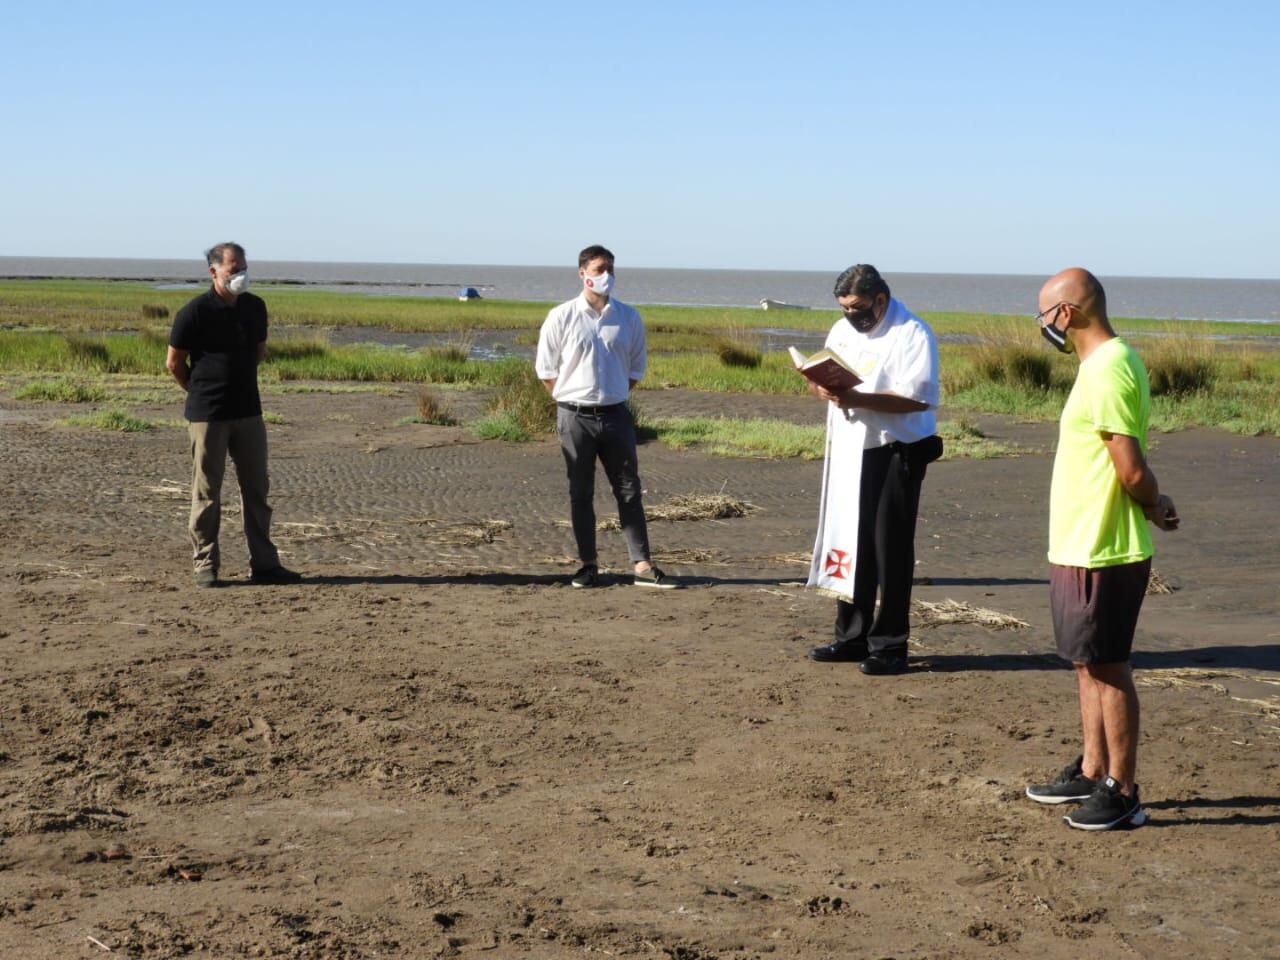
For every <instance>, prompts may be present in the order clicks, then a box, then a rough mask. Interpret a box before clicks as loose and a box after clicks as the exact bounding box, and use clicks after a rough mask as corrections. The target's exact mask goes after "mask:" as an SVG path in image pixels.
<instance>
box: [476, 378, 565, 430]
mask: <svg viewBox="0 0 1280 960" xmlns="http://www.w3.org/2000/svg"><path fill="white" fill-rule="evenodd" d="M555 429H556V402H555V401H554V400H553V399H551V394H550V393H548V392H547V388H546V387H545V386H543V384H542V381H541V380H539V379H538V377H537V375H536V374H534V372H533V368H532V367H531V366H529V364H527V363H522V364H521V366H520V372H519V373H518V375H517V376H515V377H513V378H512V379H511V380H509V381H508V382H507V383H504V384H502V385H501V386H499V388H498V390H497V392H496V393H494V395H493V399H492V400H490V402H489V413H488V416H486V417H484V418H483V419H482V420H479V421H477V422H476V424H475V425H474V426H473V427H472V432H474V433H475V435H476V436H478V437H481V438H483V439H485V440H512V441H516V442H522V441H525V440H532V439H533V438H534V437H536V436H540V435H542V434H547V433H551V432H553V431H554V430H555Z"/></svg>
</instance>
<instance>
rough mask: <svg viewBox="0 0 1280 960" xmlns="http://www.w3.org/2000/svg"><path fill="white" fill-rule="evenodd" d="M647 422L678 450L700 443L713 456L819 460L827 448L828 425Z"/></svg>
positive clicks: (722, 420) (697, 419)
mask: <svg viewBox="0 0 1280 960" xmlns="http://www.w3.org/2000/svg"><path fill="white" fill-rule="evenodd" d="M648 425H649V427H650V428H651V429H652V430H653V432H654V434H655V436H656V437H657V439H659V440H661V441H662V442H663V443H666V444H668V445H670V446H672V447H674V448H675V449H677V450H684V449H687V448H689V447H697V448H698V449H700V450H702V451H703V452H705V453H710V454H712V455H714V456H721V457H753V458H762V459H769V460H777V459H788V458H792V457H798V458H800V459H801V460H816V459H818V458H819V457H821V456H823V454H824V452H825V451H826V427H825V426H808V425H805V424H795V423H787V422H786V421H783V420H765V419H750V420H741V419H730V418H728V417H660V418H656V419H654V420H651V421H649V422H648Z"/></svg>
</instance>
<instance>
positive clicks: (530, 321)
mask: <svg viewBox="0 0 1280 960" xmlns="http://www.w3.org/2000/svg"><path fill="white" fill-rule="evenodd" d="M197 292H199V291H198V290H197V289H191V290H174V291H165V290H156V289H155V288H154V287H152V286H150V285H147V284H141V283H101V282H95V281H0V373H5V374H18V375H22V374H32V373H36V374H66V375H71V376H72V377H73V378H75V379H77V380H86V379H88V380H92V379H95V378H97V377H106V376H111V375H120V374H147V375H153V374H161V373H163V364H164V354H165V349H166V346H165V341H166V339H167V330H164V329H162V328H161V327H158V326H156V325H155V323H154V320H159V319H160V318H159V317H155V318H153V319H152V322H150V323H147V322H145V321H147V320H148V318H146V317H144V316H143V315H142V308H143V307H144V306H154V307H165V308H168V309H169V310H170V312H171V313H172V311H174V310H176V309H177V308H178V307H179V306H181V305H182V304H183V303H185V302H187V301H188V300H190V299H191V297H192V296H193V295H194V294H195V293H197ZM266 295H267V297H268V300H269V304H270V308H271V312H272V318H273V323H275V324H279V325H283V326H289V325H296V326H303V327H310V328H314V329H315V330H317V331H322V330H323V329H324V328H329V327H338V326H343V327H368V328H383V329H388V330H404V331H411V330H413V331H424V332H451V333H455V334H458V339H457V340H456V341H453V342H451V343H450V344H446V345H444V347H436V348H430V349H427V350H422V351H413V350H407V349H399V350H397V349H389V348H386V347H377V346H371V345H347V346H333V345H331V344H329V343H328V341H327V337H325V336H323V334H304V335H303V336H302V337H301V338H297V340H296V342H294V343H292V344H291V343H288V342H286V341H288V340H290V339H293V338H288V337H286V338H280V337H278V336H276V335H273V338H272V340H271V341H270V342H269V348H268V357H267V360H266V362H265V363H264V364H263V366H262V367H261V369H260V377H261V381H262V385H263V390H264V392H271V390H273V389H277V390H282V389H285V388H283V387H282V386H281V385H282V384H286V383H290V382H298V381H302V382H305V383H307V384H309V385H307V386H300V387H298V388H297V389H299V390H317V389H328V388H322V387H316V386H312V385H310V384H315V383H317V382H328V383H337V384H344V385H354V384H358V383H382V384H398V383H410V384H428V383H429V384H434V385H436V386H438V387H445V388H447V387H449V386H451V385H452V386H459V387H471V386H497V387H501V386H503V385H506V384H509V383H511V382H513V381H514V380H516V379H518V378H519V377H521V376H523V375H524V371H525V370H526V368H527V367H528V365H529V364H528V361H527V360H522V359H519V358H508V359H503V360H499V361H482V360H471V359H469V357H464V356H463V351H462V349H461V347H462V345H463V344H466V343H467V342H468V341H467V337H468V336H469V332H470V331H472V330H486V329H488V330H510V331H513V334H514V337H515V339H518V340H522V341H523V340H525V339H528V341H529V342H532V340H533V339H536V335H537V330H538V328H539V327H540V326H541V323H542V320H543V318H544V317H545V315H546V308H547V305H546V304H536V303H517V302H509V301H496V300H484V301H479V302H474V303H458V302H456V301H451V300H446V299H442V298H441V299H434V298H417V297H405V298H400V297H369V296H365V295H362V294H342V293H331V292H326V291H316V290H300V289H296V288H290V287H279V288H268V289H267V291H266ZM642 312H643V315H644V317H645V322H646V328H647V329H648V330H649V331H650V335H651V347H650V352H651V356H650V364H649V372H648V375H647V376H646V378H645V380H644V381H643V382H642V384H641V387H642V388H644V389H659V388H662V387H683V388H687V389H694V390H704V391H713V392H726V393H755V394H779V395H799V394H802V393H803V392H804V391H805V381H804V379H803V378H802V377H799V376H798V375H797V374H796V373H795V372H794V371H793V370H792V369H791V367H790V363H789V361H788V358H787V357H786V356H785V354H784V353H783V352H781V351H770V352H768V353H764V354H762V355H761V356H760V359H759V362H758V364H756V365H754V366H752V365H750V363H751V360H750V359H747V360H746V361H745V362H746V364H747V365H735V364H736V358H734V360H732V361H731V362H726V361H725V360H722V359H721V357H720V355H719V354H718V353H717V351H716V344H718V343H720V342H721V341H723V340H725V339H726V338H728V339H733V338H734V337H735V336H745V337H748V338H750V337H754V336H755V333H754V331H756V330H758V329H759V328H761V327H767V326H773V325H775V324H776V323H777V315H774V314H768V313H766V312H765V311H761V310H753V309H740V308H703V307H656V306H655V307H648V306H646V307H643V308H642ZM836 319H838V314H837V313H836V312H835V311H834V310H831V311H825V310H812V311H791V312H789V313H788V314H787V316H786V323H787V325H788V326H789V327H794V328H796V329H800V330H813V331H825V330H827V329H828V328H829V327H830V325H831V324H832V323H833V322H835V320H836ZM926 319H927V320H928V321H929V323H930V325H931V326H932V327H933V328H934V330H935V332H937V333H938V334H940V335H942V336H943V337H944V338H945V337H946V336H947V335H959V336H960V337H961V340H960V341H958V342H952V341H949V340H946V339H944V341H943V342H942V343H940V345H939V349H940V353H941V361H942V362H941V370H942V378H943V408H944V410H955V411H981V412H990V413H1000V414H1006V415H1009V416H1012V417H1015V418H1018V419H1023V420H1046V419H1056V418H1057V416H1058V415H1059V414H1060V412H1061V408H1062V404H1063V402H1064V401H1065V399H1066V396H1067V392H1068V390H1069V389H1070V386H1071V384H1072V382H1073V380H1074V377H1075V373H1076V363H1077V361H1076V360H1075V358H1071V357H1062V356H1060V355H1058V354H1057V353H1056V352H1054V351H1052V350H1050V349H1048V348H1047V347H1046V346H1044V345H1043V344H1041V343H1040V342H1039V339H1038V336H1037V334H1036V333H1035V329H1034V325H1033V324H1031V323H1030V321H1029V320H1015V319H1009V318H993V317H991V316H984V315H980V314H962V313H931V314H928V315H927V316H926ZM1113 323H1114V324H1115V326H1116V329H1117V332H1119V333H1120V334H1121V335H1122V336H1125V337H1126V338H1129V339H1130V340H1131V342H1137V341H1140V345H1139V346H1138V350H1139V354H1140V355H1141V356H1142V357H1143V359H1144V362H1146V364H1147V367H1148V370H1149V372H1150V376H1151V380H1152V392H1153V395H1154V398H1153V419H1152V423H1153V427H1154V428H1155V429H1158V430H1173V429H1181V428H1183V427H1188V426H1196V425H1201V426H1216V427H1221V428H1223V429H1226V430H1231V431H1234V432H1238V433H1245V434H1257V433H1271V434H1277V433H1280V350H1277V349H1274V347H1275V346H1277V345H1280V339H1277V338H1278V337H1280V324H1272V325H1266V324H1262V325H1256V324H1251V325H1242V324H1230V323H1217V322H1214V323H1208V322H1192V321H1177V322H1170V321H1162V320H1132V319H1125V318H1117V319H1115V320H1113ZM15 328H19V329H15ZM122 330H133V331H140V332H135V333H118V332H117V333H110V332H108V331H122ZM1171 332H1173V333H1174V334H1175V335H1174V336H1170V334H1171ZM63 334H66V336H63ZM1208 337H1215V338H1218V339H1217V340H1216V341H1209V340H1207V338H1208ZM1223 337H1227V338H1236V339H1235V340H1227V341H1223V340H1222V339H1221V338H1223ZM1179 338H1183V339H1184V340H1185V341H1186V342H1177V341H1178V340H1179ZM1243 338H1248V342H1249V343H1250V344H1253V346H1250V347H1247V348H1244V349H1242V348H1241V347H1240V346H1239V344H1240V342H1241V341H1242V340H1243ZM1258 344H1266V345H1265V346H1257V345H1258ZM468 352H469V351H468ZM1046 367H1047V373H1046ZM332 389H337V388H336V387H335V388H332ZM108 399H110V397H108ZM513 416H514V415H512V416H507V415H506V414H503V417H505V422H507V426H510V425H512V424H515V420H514V419H513ZM500 419H501V418H500ZM504 429H505V427H504Z"/></svg>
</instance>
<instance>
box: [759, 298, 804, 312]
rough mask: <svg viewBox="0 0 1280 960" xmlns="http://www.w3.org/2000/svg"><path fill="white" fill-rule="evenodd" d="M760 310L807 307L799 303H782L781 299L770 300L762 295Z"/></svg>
mask: <svg viewBox="0 0 1280 960" xmlns="http://www.w3.org/2000/svg"><path fill="white" fill-rule="evenodd" d="M760 309H761V310H808V309H809V308H808V307H806V306H804V305H802V304H799V303H784V302H782V301H781V300H770V299H769V298H768V297H764V298H763V299H762V300H761V301H760Z"/></svg>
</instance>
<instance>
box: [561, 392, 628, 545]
mask: <svg viewBox="0 0 1280 960" xmlns="http://www.w3.org/2000/svg"><path fill="white" fill-rule="evenodd" d="M591 411H592V412H587V411H583V410H580V411H575V410H569V409H566V408H565V407H563V406H561V407H558V408H557V411H556V434H557V435H558V436H559V437H560V449H561V451H562V452H563V453H564V463H565V467H566V468H567V470H568V474H569V505H570V516H571V518H572V520H573V537H574V539H575V540H576V541H577V542H578V557H579V558H580V559H581V560H582V562H583V563H595V562H596V510H595V491H596V458H599V460H600V463H601V464H602V465H603V466H604V472H605V476H607V477H608V478H609V485H610V486H612V487H613V496H614V499H615V500H617V501H618V522H619V523H620V524H621V525H622V535H623V536H624V537H625V538H626V541H627V554H628V556H630V558H631V562H632V563H639V562H640V561H641V560H648V559H649V534H648V528H647V527H646V525H645V519H644V505H643V504H642V503H641V502H640V473H639V469H638V466H637V460H636V425H635V422H634V421H633V420H632V419H631V411H630V410H628V409H627V407H626V406H625V405H624V404H621V403H620V404H617V405H616V406H612V407H594V408H591Z"/></svg>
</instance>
